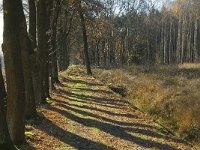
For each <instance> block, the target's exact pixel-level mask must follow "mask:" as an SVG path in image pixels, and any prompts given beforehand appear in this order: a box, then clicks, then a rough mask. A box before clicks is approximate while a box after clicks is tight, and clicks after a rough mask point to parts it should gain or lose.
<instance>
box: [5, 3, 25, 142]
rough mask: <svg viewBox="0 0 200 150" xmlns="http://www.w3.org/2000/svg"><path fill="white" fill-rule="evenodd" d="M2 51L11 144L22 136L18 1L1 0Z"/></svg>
mask: <svg viewBox="0 0 200 150" xmlns="http://www.w3.org/2000/svg"><path fill="white" fill-rule="evenodd" d="M3 10H4V11H3V12H4V33H3V47H2V49H3V52H4V58H5V67H6V69H5V71H6V82H7V123H8V129H9V133H10V136H11V139H12V141H13V143H14V144H21V143H23V142H24V139H25V109H24V108H25V86H24V74H23V64H22V48H23V49H24V47H23V46H24V43H23V42H24V41H23V40H24V38H23V37H22V36H23V35H24V32H26V22H25V16H24V13H23V7H22V2H21V0H16V1H12V0H3Z"/></svg>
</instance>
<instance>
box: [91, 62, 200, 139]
mask: <svg viewBox="0 0 200 150" xmlns="http://www.w3.org/2000/svg"><path fill="white" fill-rule="evenodd" d="M94 74H95V77H97V78H99V79H100V80H101V81H103V82H104V83H106V84H108V85H113V84H114V85H123V86H125V87H126V88H127V96H126V97H127V99H129V100H130V102H131V103H132V104H133V105H135V106H137V107H138V108H140V109H141V110H143V111H145V112H147V113H149V114H151V115H152V116H154V117H155V118H156V119H157V120H159V123H161V124H163V125H165V126H167V127H170V129H171V130H173V131H175V132H176V133H178V134H179V135H180V136H181V137H183V138H184V139H187V140H188V141H191V142H195V143H198V142H200V115H199V114H200V64H183V65H177V66H151V67H150V66H148V67H147V66H131V67H128V68H123V69H111V70H102V69H95V71H94Z"/></svg>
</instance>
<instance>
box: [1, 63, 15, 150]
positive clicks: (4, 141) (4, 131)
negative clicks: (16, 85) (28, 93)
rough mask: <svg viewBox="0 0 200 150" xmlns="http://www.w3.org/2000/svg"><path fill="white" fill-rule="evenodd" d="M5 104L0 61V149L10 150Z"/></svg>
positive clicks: (10, 143) (10, 142)
mask: <svg viewBox="0 0 200 150" xmlns="http://www.w3.org/2000/svg"><path fill="white" fill-rule="evenodd" d="M6 102H7V100H6V89H5V85H4V79H3V74H2V70H1V60H0V149H12V147H13V146H12V141H11V139H10V135H9V132H8V126H7V122H6V107H5V106H6Z"/></svg>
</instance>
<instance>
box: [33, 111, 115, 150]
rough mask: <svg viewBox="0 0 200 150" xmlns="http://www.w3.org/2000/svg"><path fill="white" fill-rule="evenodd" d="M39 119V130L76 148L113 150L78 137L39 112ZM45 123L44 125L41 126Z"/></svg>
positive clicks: (82, 149) (83, 149)
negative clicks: (40, 121)
mask: <svg viewBox="0 0 200 150" xmlns="http://www.w3.org/2000/svg"><path fill="white" fill-rule="evenodd" d="M40 119H41V120H42V123H41V124H40V125H39V126H36V128H38V129H39V130H41V131H44V132H46V133H47V134H48V135H50V136H53V137H55V138H57V139H58V140H60V141H62V142H64V143H66V144H68V145H70V146H72V147H73V148H76V149H81V150H94V149H97V150H114V148H112V147H110V146H108V145H105V144H102V143H98V142H95V141H92V140H90V139H86V138H84V137H80V136H78V135H76V134H74V133H71V132H69V131H66V130H64V129H62V128H60V127H58V126H57V125H55V124H53V123H52V122H51V121H50V120H48V119H47V118H46V117H45V116H43V115H42V114H40ZM43 125H45V127H43Z"/></svg>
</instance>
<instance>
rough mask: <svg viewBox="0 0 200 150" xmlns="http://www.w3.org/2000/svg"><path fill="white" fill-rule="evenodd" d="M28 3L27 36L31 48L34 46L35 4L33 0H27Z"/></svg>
mask: <svg viewBox="0 0 200 150" xmlns="http://www.w3.org/2000/svg"><path fill="white" fill-rule="evenodd" d="M28 4H29V38H30V40H31V42H32V48H33V49H35V48H36V6H35V0H28Z"/></svg>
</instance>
